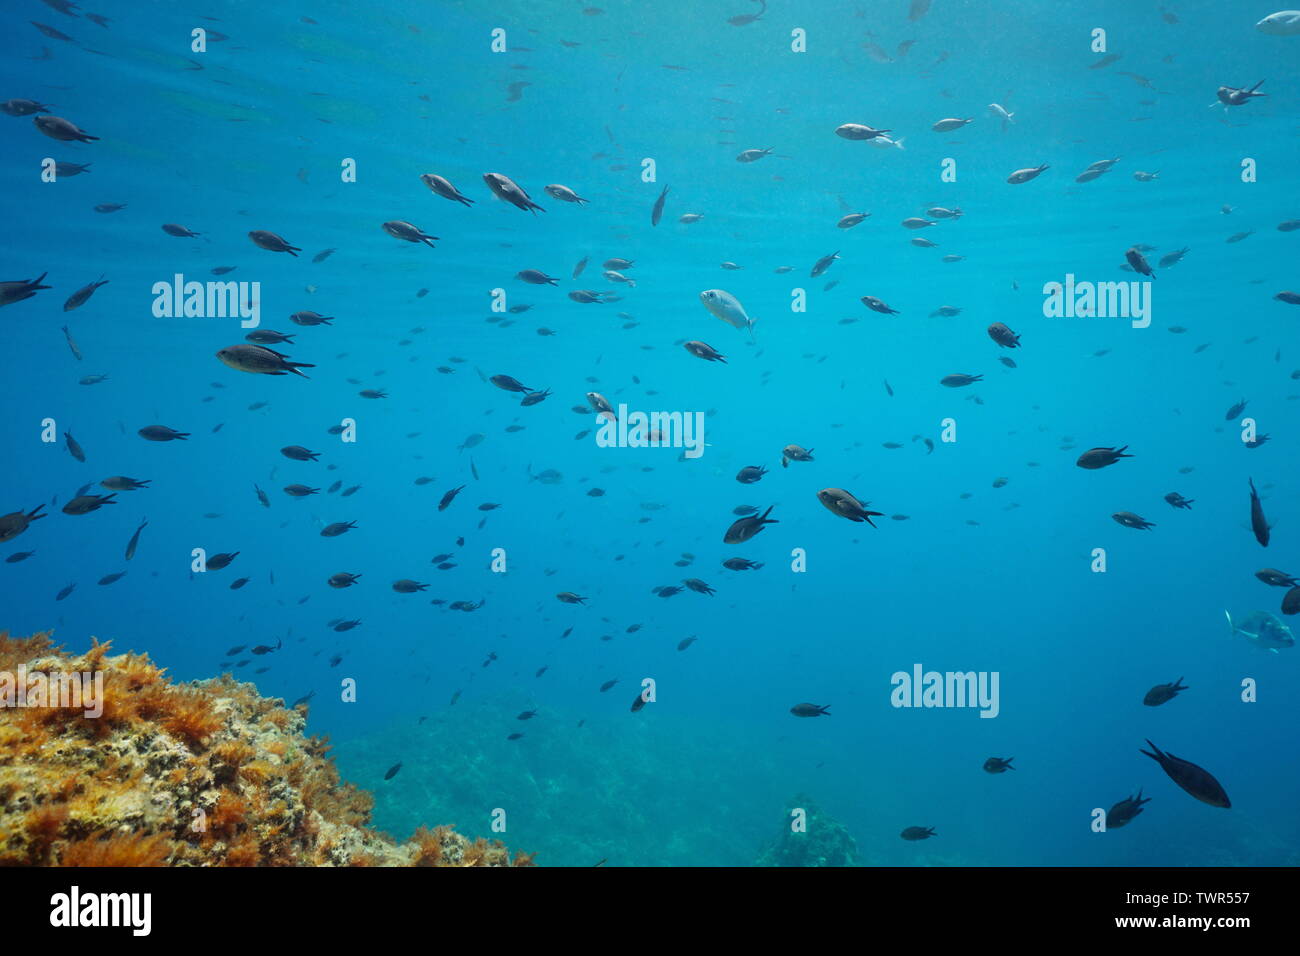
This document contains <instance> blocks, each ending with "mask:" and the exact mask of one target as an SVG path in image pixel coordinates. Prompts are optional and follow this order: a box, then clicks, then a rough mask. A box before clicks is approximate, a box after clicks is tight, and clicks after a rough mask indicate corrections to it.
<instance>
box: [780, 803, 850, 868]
mask: <svg viewBox="0 0 1300 956" xmlns="http://www.w3.org/2000/svg"><path fill="white" fill-rule="evenodd" d="M755 865H756V866H857V865H858V845H857V843H855V842H854V840H853V837H851V836H849V831H848V830H847V829H845V827H844V824H842V823H840V822H839V821H838V820H836V819H835V818H833V817H830V816H827V815H826V813H825V812H824V811H823V810H822V809H821V807H819V806H817V804H816V803H815V802H814V801H813V799H812V798H811V797H809V796H807V795H806V794H802V793H801V794H799V795H798V796H796V797H795V798H794V799H792V800H790V801H789V802H788V803H787V804H786V810H785V828H784V831H783V832H782V834H781V835H780V836H779V837H777V838H776V839H775V840H774V841H772V843H771V844H770V845H769V846H768V847H767V848H766V849H764V850H763V852H762V853H761V854H760V855H759V857H758V860H757V861H756V863H755Z"/></svg>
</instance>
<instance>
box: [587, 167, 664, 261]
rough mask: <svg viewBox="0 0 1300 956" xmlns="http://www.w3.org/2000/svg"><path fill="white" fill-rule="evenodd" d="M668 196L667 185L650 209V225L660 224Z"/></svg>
mask: <svg viewBox="0 0 1300 956" xmlns="http://www.w3.org/2000/svg"><path fill="white" fill-rule="evenodd" d="M667 198H668V187H667V186H665V187H664V191H663V192H661V193H660V194H659V198H658V199H656V200H655V205H654V209H652V210H650V225H652V226H657V225H659V220H660V219H662V218H663V215H664V200H666V199H667ZM584 261H585V260H584ZM574 277H575V278H576V277H577V274H576V273H575V274H574Z"/></svg>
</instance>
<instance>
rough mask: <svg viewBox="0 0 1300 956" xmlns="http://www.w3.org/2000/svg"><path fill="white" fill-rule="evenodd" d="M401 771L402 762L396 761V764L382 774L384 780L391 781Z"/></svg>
mask: <svg viewBox="0 0 1300 956" xmlns="http://www.w3.org/2000/svg"><path fill="white" fill-rule="evenodd" d="M401 769H402V762H401V761H400V760H399V761H397V763H395V764H393V765H392V766H391V767H389V768H388V772H387V773H386V774H384V779H385V780H392V779H393V778H394V777H396V776H397V773H398V771H400V770H401Z"/></svg>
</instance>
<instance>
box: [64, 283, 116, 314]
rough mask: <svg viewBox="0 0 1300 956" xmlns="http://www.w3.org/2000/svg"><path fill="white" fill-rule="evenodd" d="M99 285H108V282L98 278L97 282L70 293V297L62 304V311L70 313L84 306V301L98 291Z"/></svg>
mask: <svg viewBox="0 0 1300 956" xmlns="http://www.w3.org/2000/svg"><path fill="white" fill-rule="evenodd" d="M101 285H108V280H107V279H105V278H104V277H103V276H100V277H99V279H98V281H96V282H92V283H90V285H85V286H82V287H81V288H80V289H78V290H77V291H76V292H74V293H72V295H70V296H68V301H67V302H65V303H63V311H64V312H71V311H72V310H73V309H75V308H77V307H78V306H80V305H84V304H85V302H86V300H87V299H89V298H90V297H91V296H92V295H94V294H95V290H96V289H98V288H99V287H100V286H101Z"/></svg>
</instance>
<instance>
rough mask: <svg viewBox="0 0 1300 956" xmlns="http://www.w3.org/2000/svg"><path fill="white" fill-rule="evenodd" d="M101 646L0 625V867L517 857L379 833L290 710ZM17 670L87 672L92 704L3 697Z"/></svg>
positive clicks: (446, 833)
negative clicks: (98, 681)
mask: <svg viewBox="0 0 1300 956" xmlns="http://www.w3.org/2000/svg"><path fill="white" fill-rule="evenodd" d="M108 651H109V644H107V643H99V642H97V641H96V642H95V643H94V644H93V645H92V647H91V648H90V650H89V651H87V652H86V653H85V654H82V655H69V654H67V653H65V652H64V651H63V650H62V648H59V647H56V646H55V645H54V644H53V643H52V642H51V640H50V637H49V634H48V633H44V634H36V635H34V636H32V637H28V638H21V639H20V638H11V637H10V636H9V634H8V632H0V865H10V866H13V865H19V866H22V865H29V866H166V865H172V866H528V865H531V864H532V857H531V856H530V855H529V854H518V855H517V856H515V857H514V859H513V860H512V859H511V858H510V854H509V851H508V850H507V849H506V848H505V846H504V845H502V844H501V843H500V842H499V841H492V842H490V843H489V842H488V841H486V840H483V839H479V840H476V841H471V840H469V839H467V838H466V837H464V836H461V835H460V834H458V833H456V832H455V831H454V830H453V829H452V828H451V827H448V826H440V827H435V828H433V829H428V828H424V827H421V828H420V829H419V830H417V831H416V833H415V835H414V836H413V837H412V838H411V840H409V841H408V842H406V843H403V844H397V843H395V842H393V841H392V840H391V839H390V838H388V837H387V836H385V835H384V834H382V833H379V832H378V831H375V830H372V829H370V828H369V827H368V826H367V824H368V823H369V821H370V812H371V808H372V805H373V801H372V799H371V797H370V795H369V794H368V793H365V792H364V791H361V790H359V789H357V788H356V787H354V786H352V785H351V784H345V783H342V782H341V781H340V779H339V774H338V771H337V769H336V768H335V766H334V761H333V759H332V758H331V757H329V756H327V753H328V751H329V744H328V741H327V740H326V739H324V738H318V737H306V736H304V734H303V729H304V727H305V724H306V720H307V716H306V710H305V708H297V709H293V710H289V709H286V708H285V707H284V702H283V701H281V700H280V699H278V698H266V697H262V696H261V695H259V694H258V693H257V689H256V688H255V687H254V686H253V685H252V684H241V683H239V682H237V681H235V680H234V679H233V678H231V677H230V676H229V675H224V676H222V677H220V678H216V679H212V680H205V681H196V682H193V683H190V684H176V683H173V682H172V681H171V680H170V678H168V677H167V676H166V675H165V672H164V671H163V670H162V669H160V668H158V667H157V666H155V665H154V664H153V663H152V662H151V661H150V660H149V658H148V657H147V656H145V655H138V654H131V653H128V654H120V655H117V656H112V657H110V656H109V654H108ZM20 668H21V669H22V671H23V672H24V674H25V676H26V678H28V679H26V680H25V681H24V682H23V686H24V687H26V688H28V689H29V693H31V694H33V695H34V696H35V695H37V694H39V693H41V691H39V689H38V684H36V683H33V681H32V680H31V679H30V678H31V675H36V674H40V675H67V674H73V673H81V674H92V673H96V672H98V673H100V674H102V681H103V683H102V695H100V698H99V700H100V702H101V704H102V712H101V713H98V714H97V715H95V714H94V713H93V711H94V710H98V707H93V708H90V711H91V715H90V716H88V715H87V708H86V706H85V702H84V701H77V704H78V706H75V707H73V706H48V705H42V706H19V707H15V706H6V704H8V703H10V701H9V700H7V699H6V698H5V695H6V694H9V693H10V692H11V691H13V689H14V684H15V677H16V675H17V674H18V672H19V669H20ZM70 702H71V701H70V700H69V699H68V698H66V697H65V698H64V699H63V700H61V701H57V702H56V701H51V702H50V703H59V704H68V703H70ZM29 703H30V702H29ZM38 703H39V701H38Z"/></svg>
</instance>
